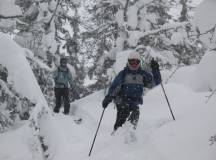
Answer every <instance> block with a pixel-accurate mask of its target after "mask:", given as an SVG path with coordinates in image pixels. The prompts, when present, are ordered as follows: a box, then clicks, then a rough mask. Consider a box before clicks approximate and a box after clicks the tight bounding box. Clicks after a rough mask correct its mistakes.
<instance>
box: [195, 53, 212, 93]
mask: <svg viewBox="0 0 216 160" xmlns="http://www.w3.org/2000/svg"><path fill="white" fill-rule="evenodd" d="M215 61H216V54H215V52H214V51H208V52H206V53H205V55H204V56H203V58H202V60H201V62H200V63H199V65H198V66H197V69H196V71H195V73H194V75H193V79H192V81H193V84H192V86H193V88H195V89H196V90H198V91H209V90H215V89H216V70H215V69H213V68H215V67H216V66H215Z"/></svg>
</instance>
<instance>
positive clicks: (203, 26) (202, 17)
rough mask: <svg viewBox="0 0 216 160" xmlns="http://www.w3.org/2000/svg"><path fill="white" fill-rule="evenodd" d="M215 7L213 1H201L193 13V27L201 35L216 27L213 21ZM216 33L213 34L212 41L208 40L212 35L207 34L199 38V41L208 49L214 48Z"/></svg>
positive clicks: (215, 11)
mask: <svg viewBox="0 0 216 160" xmlns="http://www.w3.org/2000/svg"><path fill="white" fill-rule="evenodd" d="M215 5H216V1H214V0H205V1H203V2H202V3H201V4H200V5H199V6H198V7H197V11H196V13H195V16H194V17H195V18H194V22H193V23H194V25H195V26H198V27H199V29H200V32H201V33H205V32H206V31H209V30H210V29H212V28H213V27H215V25H216V20H215V14H216V10H215ZM215 35H216V33H215V32H214V33H213V39H212V40H210V38H211V37H212V33H208V34H205V35H202V36H201V39H202V40H203V41H204V42H205V43H206V44H207V45H208V46H209V47H210V48H213V47H216V45H215V42H216V38H215Z"/></svg>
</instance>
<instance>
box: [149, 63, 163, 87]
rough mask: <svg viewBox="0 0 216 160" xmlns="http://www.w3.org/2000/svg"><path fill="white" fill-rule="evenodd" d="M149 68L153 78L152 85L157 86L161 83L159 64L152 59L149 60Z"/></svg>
mask: <svg viewBox="0 0 216 160" xmlns="http://www.w3.org/2000/svg"><path fill="white" fill-rule="evenodd" d="M151 68H152V74H153V77H154V83H155V85H158V84H160V83H161V74H160V69H159V64H158V62H157V61H155V60H154V59H152V60H151Z"/></svg>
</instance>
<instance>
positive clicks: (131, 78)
mask: <svg viewBox="0 0 216 160" xmlns="http://www.w3.org/2000/svg"><path fill="white" fill-rule="evenodd" d="M160 82H161V75H160V71H159V70H154V71H152V73H149V72H146V71H145V70H143V69H141V68H139V69H138V70H136V71H133V70H130V69H129V67H125V68H124V70H122V71H120V72H119V74H118V75H117V76H116V77H115V79H114V80H113V82H112V84H111V86H110V88H109V91H108V94H107V95H108V96H109V97H113V98H114V99H115V98H117V97H118V98H119V97H120V99H121V100H123V101H124V102H126V103H128V104H129V105H138V104H142V103H143V99H142V95H143V88H144V87H147V88H152V87H153V86H155V85H158V84H160Z"/></svg>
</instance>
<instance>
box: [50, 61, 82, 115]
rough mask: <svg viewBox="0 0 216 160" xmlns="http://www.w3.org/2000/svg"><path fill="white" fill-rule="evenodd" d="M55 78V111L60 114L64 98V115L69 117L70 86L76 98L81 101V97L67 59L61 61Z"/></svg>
mask: <svg viewBox="0 0 216 160" xmlns="http://www.w3.org/2000/svg"><path fill="white" fill-rule="evenodd" d="M53 78H54V81H55V88H54V92H55V98H56V106H55V108H54V110H53V111H54V112H55V113H59V110H60V107H61V104H62V98H63V101H64V114H65V115H68V114H69V111H70V100H69V86H70V88H71V89H72V91H73V95H74V98H75V99H79V98H80V97H79V94H78V92H77V90H76V87H75V84H74V83H73V80H72V75H71V73H70V71H69V69H68V67H67V58H65V57H62V58H61V59H60V66H59V67H58V68H57V69H56V70H55V72H54V75H53Z"/></svg>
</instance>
